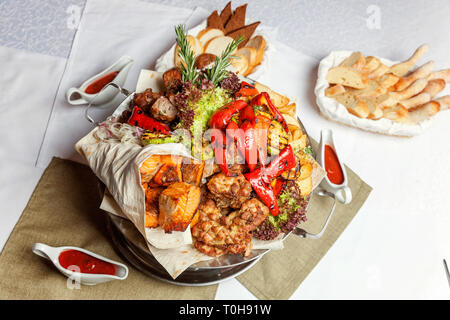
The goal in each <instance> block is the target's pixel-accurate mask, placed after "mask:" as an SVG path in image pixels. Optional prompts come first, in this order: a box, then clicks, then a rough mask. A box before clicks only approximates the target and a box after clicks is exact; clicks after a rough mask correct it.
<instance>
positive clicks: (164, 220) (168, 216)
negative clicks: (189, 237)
mask: <svg viewBox="0 0 450 320" xmlns="http://www.w3.org/2000/svg"><path fill="white" fill-rule="evenodd" d="M199 203H200V188H199V187H196V186H193V185H191V184H188V183H185V182H176V183H173V184H171V185H170V186H169V187H167V189H165V190H164V191H163V192H162V193H161V195H160V196H159V225H160V226H161V227H162V228H163V229H164V231H165V232H169V233H170V232H172V231H184V230H186V228H187V227H188V225H189V224H190V222H191V220H192V218H193V217H194V214H195V212H196V211H197V208H198V205H199Z"/></svg>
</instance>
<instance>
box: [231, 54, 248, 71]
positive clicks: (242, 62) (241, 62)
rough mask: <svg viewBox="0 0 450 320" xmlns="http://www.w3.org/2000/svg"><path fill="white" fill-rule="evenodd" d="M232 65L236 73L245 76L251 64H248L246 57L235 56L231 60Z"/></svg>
mask: <svg viewBox="0 0 450 320" xmlns="http://www.w3.org/2000/svg"><path fill="white" fill-rule="evenodd" d="M230 63H231V65H232V66H233V68H234V69H235V73H239V74H242V75H243V74H244V73H245V72H246V71H247V69H248V67H249V66H250V64H249V63H248V59H247V57H246V56H244V55H233V57H232V58H231V59H230Z"/></svg>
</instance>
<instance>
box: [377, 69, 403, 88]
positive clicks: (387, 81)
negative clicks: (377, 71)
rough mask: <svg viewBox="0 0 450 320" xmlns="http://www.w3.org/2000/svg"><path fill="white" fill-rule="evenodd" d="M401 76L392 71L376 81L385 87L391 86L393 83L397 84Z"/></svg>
mask: <svg viewBox="0 0 450 320" xmlns="http://www.w3.org/2000/svg"><path fill="white" fill-rule="evenodd" d="M399 79H400V78H399V77H397V76H396V75H393V74H392V73H387V74H384V75H382V76H381V77H380V78H378V79H376V81H377V82H378V83H379V84H380V86H382V87H383V88H390V87H392V86H393V85H395V84H396V83H397V82H398V80H399Z"/></svg>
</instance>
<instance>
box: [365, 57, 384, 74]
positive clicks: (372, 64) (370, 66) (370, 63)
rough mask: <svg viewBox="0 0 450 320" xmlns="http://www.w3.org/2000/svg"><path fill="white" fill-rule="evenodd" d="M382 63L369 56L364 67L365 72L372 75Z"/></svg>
mask: <svg viewBox="0 0 450 320" xmlns="http://www.w3.org/2000/svg"><path fill="white" fill-rule="evenodd" d="M380 63H381V61H380V59H378V58H375V57H372V56H369V57H366V64H365V65H364V68H363V70H362V71H363V72H365V73H371V72H373V71H374V70H375V69H376V68H378V66H379V65H380Z"/></svg>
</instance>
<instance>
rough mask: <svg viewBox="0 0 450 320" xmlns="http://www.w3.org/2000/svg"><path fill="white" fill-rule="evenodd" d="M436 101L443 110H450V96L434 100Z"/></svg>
mask: <svg viewBox="0 0 450 320" xmlns="http://www.w3.org/2000/svg"><path fill="white" fill-rule="evenodd" d="M434 101H436V102H437V103H439V106H440V107H441V110H447V109H450V95H448V96H443V97H439V98H437V99H434Z"/></svg>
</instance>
